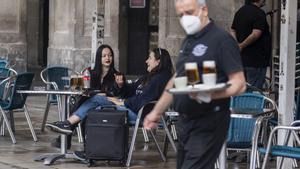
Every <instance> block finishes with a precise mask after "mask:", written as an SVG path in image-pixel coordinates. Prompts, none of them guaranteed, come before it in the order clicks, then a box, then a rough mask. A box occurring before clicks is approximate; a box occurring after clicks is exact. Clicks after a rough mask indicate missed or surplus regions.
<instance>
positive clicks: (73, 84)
mask: <svg viewBox="0 0 300 169" xmlns="http://www.w3.org/2000/svg"><path fill="white" fill-rule="evenodd" d="M77 85H78V78H77V75H71V78H70V87H71V90H75V89H76V87H77Z"/></svg>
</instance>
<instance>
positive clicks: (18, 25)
mask: <svg viewBox="0 0 300 169" xmlns="http://www.w3.org/2000/svg"><path fill="white" fill-rule="evenodd" d="M26 22H27V0H2V1H1V5H0V57H1V58H5V59H8V60H9V61H10V62H11V64H13V65H14V68H15V69H16V70H17V71H18V72H24V71H26V70H27V38H26Z"/></svg>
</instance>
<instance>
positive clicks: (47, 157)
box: [34, 153, 76, 165]
mask: <svg viewBox="0 0 300 169" xmlns="http://www.w3.org/2000/svg"><path fill="white" fill-rule="evenodd" d="M59 159H76V157H75V156H74V154H73V153H66V154H61V153H48V154H42V155H40V156H38V157H35V158H34V161H43V160H44V165H51V164H53V163H54V162H55V161H56V160H59Z"/></svg>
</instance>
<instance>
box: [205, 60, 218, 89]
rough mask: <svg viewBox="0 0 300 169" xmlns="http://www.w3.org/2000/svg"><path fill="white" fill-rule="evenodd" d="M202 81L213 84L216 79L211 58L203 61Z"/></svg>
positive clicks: (214, 65) (215, 71) (214, 66)
mask: <svg viewBox="0 0 300 169" xmlns="http://www.w3.org/2000/svg"><path fill="white" fill-rule="evenodd" d="M202 81H203V84H204V85H215V84H216V81H217V69H216V63H215V61H213V60H206V61H203V74H202Z"/></svg>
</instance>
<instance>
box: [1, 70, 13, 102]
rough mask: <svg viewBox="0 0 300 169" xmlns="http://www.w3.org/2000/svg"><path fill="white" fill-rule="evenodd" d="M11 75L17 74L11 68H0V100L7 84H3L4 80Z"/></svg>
mask: <svg viewBox="0 0 300 169" xmlns="http://www.w3.org/2000/svg"><path fill="white" fill-rule="evenodd" d="M13 75H17V72H16V71H15V70H13V69H11V68H4V67H0V98H1V100H2V99H4V98H5V96H4V95H5V92H4V91H5V88H7V87H8V85H9V84H8V83H7V81H6V82H3V83H1V82H2V81H4V80H5V79H6V78H8V77H10V76H13Z"/></svg>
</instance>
